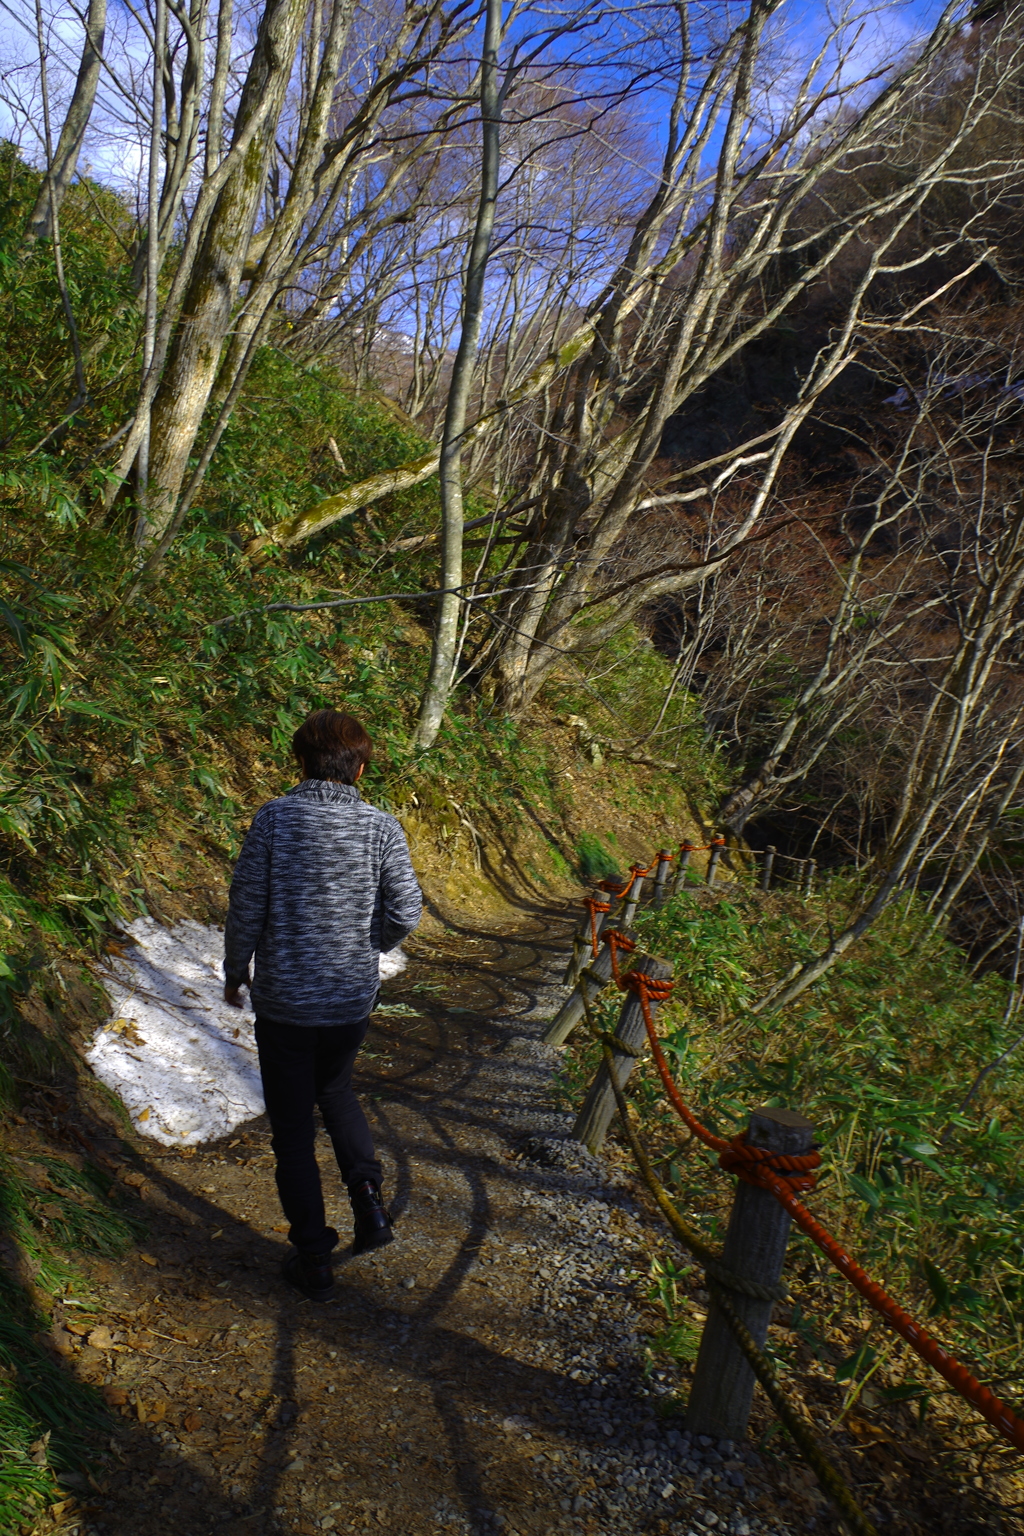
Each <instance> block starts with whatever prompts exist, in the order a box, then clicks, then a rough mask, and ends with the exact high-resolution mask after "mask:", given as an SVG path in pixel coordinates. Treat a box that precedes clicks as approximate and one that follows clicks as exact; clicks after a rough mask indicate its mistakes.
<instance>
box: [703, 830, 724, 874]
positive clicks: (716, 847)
mask: <svg viewBox="0 0 1024 1536" xmlns="http://www.w3.org/2000/svg"><path fill="white" fill-rule="evenodd" d="M724 852H725V838H724V837H713V838H712V839H711V857H710V858H709V859H708V873H707V884H708V885H714V883H715V875H716V874H717V873H718V861H719V859H720V858H721V857H722V854H723V853H724Z"/></svg>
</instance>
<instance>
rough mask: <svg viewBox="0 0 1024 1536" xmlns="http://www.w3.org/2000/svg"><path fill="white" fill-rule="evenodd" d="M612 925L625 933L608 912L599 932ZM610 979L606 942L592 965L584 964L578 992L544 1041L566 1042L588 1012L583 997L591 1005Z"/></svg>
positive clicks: (546, 1043) (564, 1006)
mask: <svg viewBox="0 0 1024 1536" xmlns="http://www.w3.org/2000/svg"><path fill="white" fill-rule="evenodd" d="M612 927H614V928H617V929H619V932H620V933H625V929H622V928H619V924H618V923H616V922H613V920H612V918H611V917H609V916H607V915H606V916H605V917H603V918H602V919H601V927H600V929H599V933H603V932H604V930H605V929H606V928H612ZM626 937H627V938H629V937H631V935H629V934H628V933H626ZM611 979H612V956H611V950H610V949H609V948H608V945H607V944H602V945H601V948H600V950H599V951H598V953H597V954H596V955H595V956H594V958H593V959H592V960H591V961H590V963H589V965H585V966H584V967H583V969H582V970H581V971H580V974H579V977H578V978H577V981H576V990H575V992H573V993H572V995H571V996H570V997H567V998H566V1000H565V1002H564V1003H563V1004H562V1006H561V1008H559V1010H558V1012H557V1013H556V1014H555V1016H554V1018H553V1019H552V1020H551V1023H550V1024H549V1025H548V1029H547V1033H546V1034H545V1036H544V1044H545V1045H564V1044H565V1042H566V1041H567V1040H568V1038H569V1036H570V1035H571V1034H572V1032H573V1030H574V1029H575V1028H576V1025H577V1024H578V1023H579V1021H580V1019H582V1017H583V1015H584V1013H585V1012H586V1007H585V1006H584V996H585V997H586V1005H587V1006H589V1005H590V1004H591V1003H592V1002H593V1001H594V999H595V998H596V997H597V995H598V993H599V992H603V991H604V989H605V987H606V986H607V985H608V983H609V982H610V981H611Z"/></svg>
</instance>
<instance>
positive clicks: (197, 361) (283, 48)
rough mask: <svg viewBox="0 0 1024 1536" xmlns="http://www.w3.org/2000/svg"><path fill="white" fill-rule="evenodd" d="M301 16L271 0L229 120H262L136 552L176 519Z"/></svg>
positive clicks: (180, 330)
mask: <svg viewBox="0 0 1024 1536" xmlns="http://www.w3.org/2000/svg"><path fill="white" fill-rule="evenodd" d="M305 10H306V0H270V3H269V4H268V6H267V8H266V10H265V11H264V13H263V17H262V19H261V23H260V30H259V35H258V37H257V42H256V49H255V52H254V54H253V58H252V62H251V64H250V67H249V73H248V76H247V78H246V82H245V86H244V89H243V91H242V98H241V101H240V103H239V109H238V113H237V116H236V118H235V132H234V137H235V139H236V140H237V139H238V138H239V136H240V135H241V134H242V133H244V131H245V126H246V124H247V122H248V121H249V119H250V118H251V117H253V116H254V115H255V114H257V113H262V114H263V122H262V124H261V128H260V131H259V132H258V133H257V134H256V135H255V136H254V138H253V139H252V142H251V143H250V144H249V147H248V150H247V151H246V154H245V155H244V157H243V158H242V161H241V163H240V164H239V165H238V166H237V168H236V169H235V170H234V171H233V172H232V174H231V175H230V176H229V177H228V178H227V181H226V182H225V184H224V187H223V188H222V190H221V192H220V194H219V195H218V197H217V200H216V202H215V204H214V207H213V211H212V213H211V215H210V219H209V223H208V225H207V228H206V232H205V236H204V238H203V242H202V245H201V247H200V250H199V252H198V254H197V258H196V262H195V266H194V268H193V271H192V277H191V281H190V283H189V286H188V289H187V291H186V294H185V298H184V303H183V306H182V315H181V318H180V319H179V321H178V325H177V330H176V332H175V335H174V339H173V341H172V344H171V348H170V352H169V355H168V359H167V366H166V368H165V369H164V372H163V376H162V378H161V381H160V387H159V389H158V391H157V394H156V398H155V399H154V401H153V413H152V428H151V432H152V436H151V445H150V464H149V475H150V487H151V490H150V495H149V498H148V505H147V508H146V523H145V528H144V529H143V530H142V532H141V536H140V539H139V542H140V544H141V545H142V546H143V548H145V547H147V546H148V545H151V544H154V543H156V542H157V541H158V540H159V539H160V537H161V536H162V534H163V533H164V531H165V529H166V527H167V525H168V524H169V523H170V521H171V519H172V517H173V515H174V507H175V501H176V499H177V495H178V491H179V490H180V488H181V483H182V480H183V479H184V476H185V470H186V467H187V464H188V457H189V454H190V453H191V451H192V447H193V444H194V443H195V439H196V433H197V431H198V429H199V423H200V421H201V420H202V416H203V412H204V411H205V409H206V405H207V401H208V400H209V398H210V391H211V390H212V388H213V383H214V380H215V378H216V376H217V369H218V367H219V365H220V358H221V351H222V348H223V346H224V340H225V337H226V336H227V333H228V328H229V326H230V323H231V315H232V310H233V308H234V305H235V302H236V299H237V296H238V289H239V284H240V282H241V278H242V269H243V267H244V265H245V257H246V252H247V250H248V246H249V240H250V238H251V235H252V229H253V222H254V220H255V218H256V213H257V211H258V208H259V205H260V200H261V198H262V196H263V189H264V186H265V183H266V176H267V161H268V154H269V152H270V151H271V150H272V148H273V143H274V131H275V128H276V125H277V121H278V117H279V115H280V111H281V106H282V104H283V101H284V95H285V90H286V88H287V84H288V79H289V76H290V74H291V70H292V66H293V63H294V59H295V53H296V49H297V48H298V43H299V37H300V35H301V31H302V23H303V18H304V15H305Z"/></svg>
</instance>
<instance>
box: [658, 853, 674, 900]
mask: <svg viewBox="0 0 1024 1536" xmlns="http://www.w3.org/2000/svg"><path fill="white" fill-rule="evenodd" d="M671 863H672V855H671V854H670V853H669V851H668V849H667V848H662V849H661V851H660V852H659V854H658V869H657V873H656V874H655V876H654V905H655V906H656V907H660V906H661V904H662V902H663V901H664V900H665V887H666V885H667V884H668V872H669V867H670V865H671Z"/></svg>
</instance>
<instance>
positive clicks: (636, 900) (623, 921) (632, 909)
mask: <svg viewBox="0 0 1024 1536" xmlns="http://www.w3.org/2000/svg"><path fill="white" fill-rule="evenodd" d="M643 889H644V876H643V875H634V876H633V884H632V885H631V886H630V888H629V890H628V891H627V892H626V894H625V896H624V897H623V901H622V916H621V918H620V919H619V925H618V926H621V927H622V928H628V927H629V925H630V923H631V922H632V921H633V919H634V917H636V909H637V907H638V906H639V904H640V897H641V895H642V894H643Z"/></svg>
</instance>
